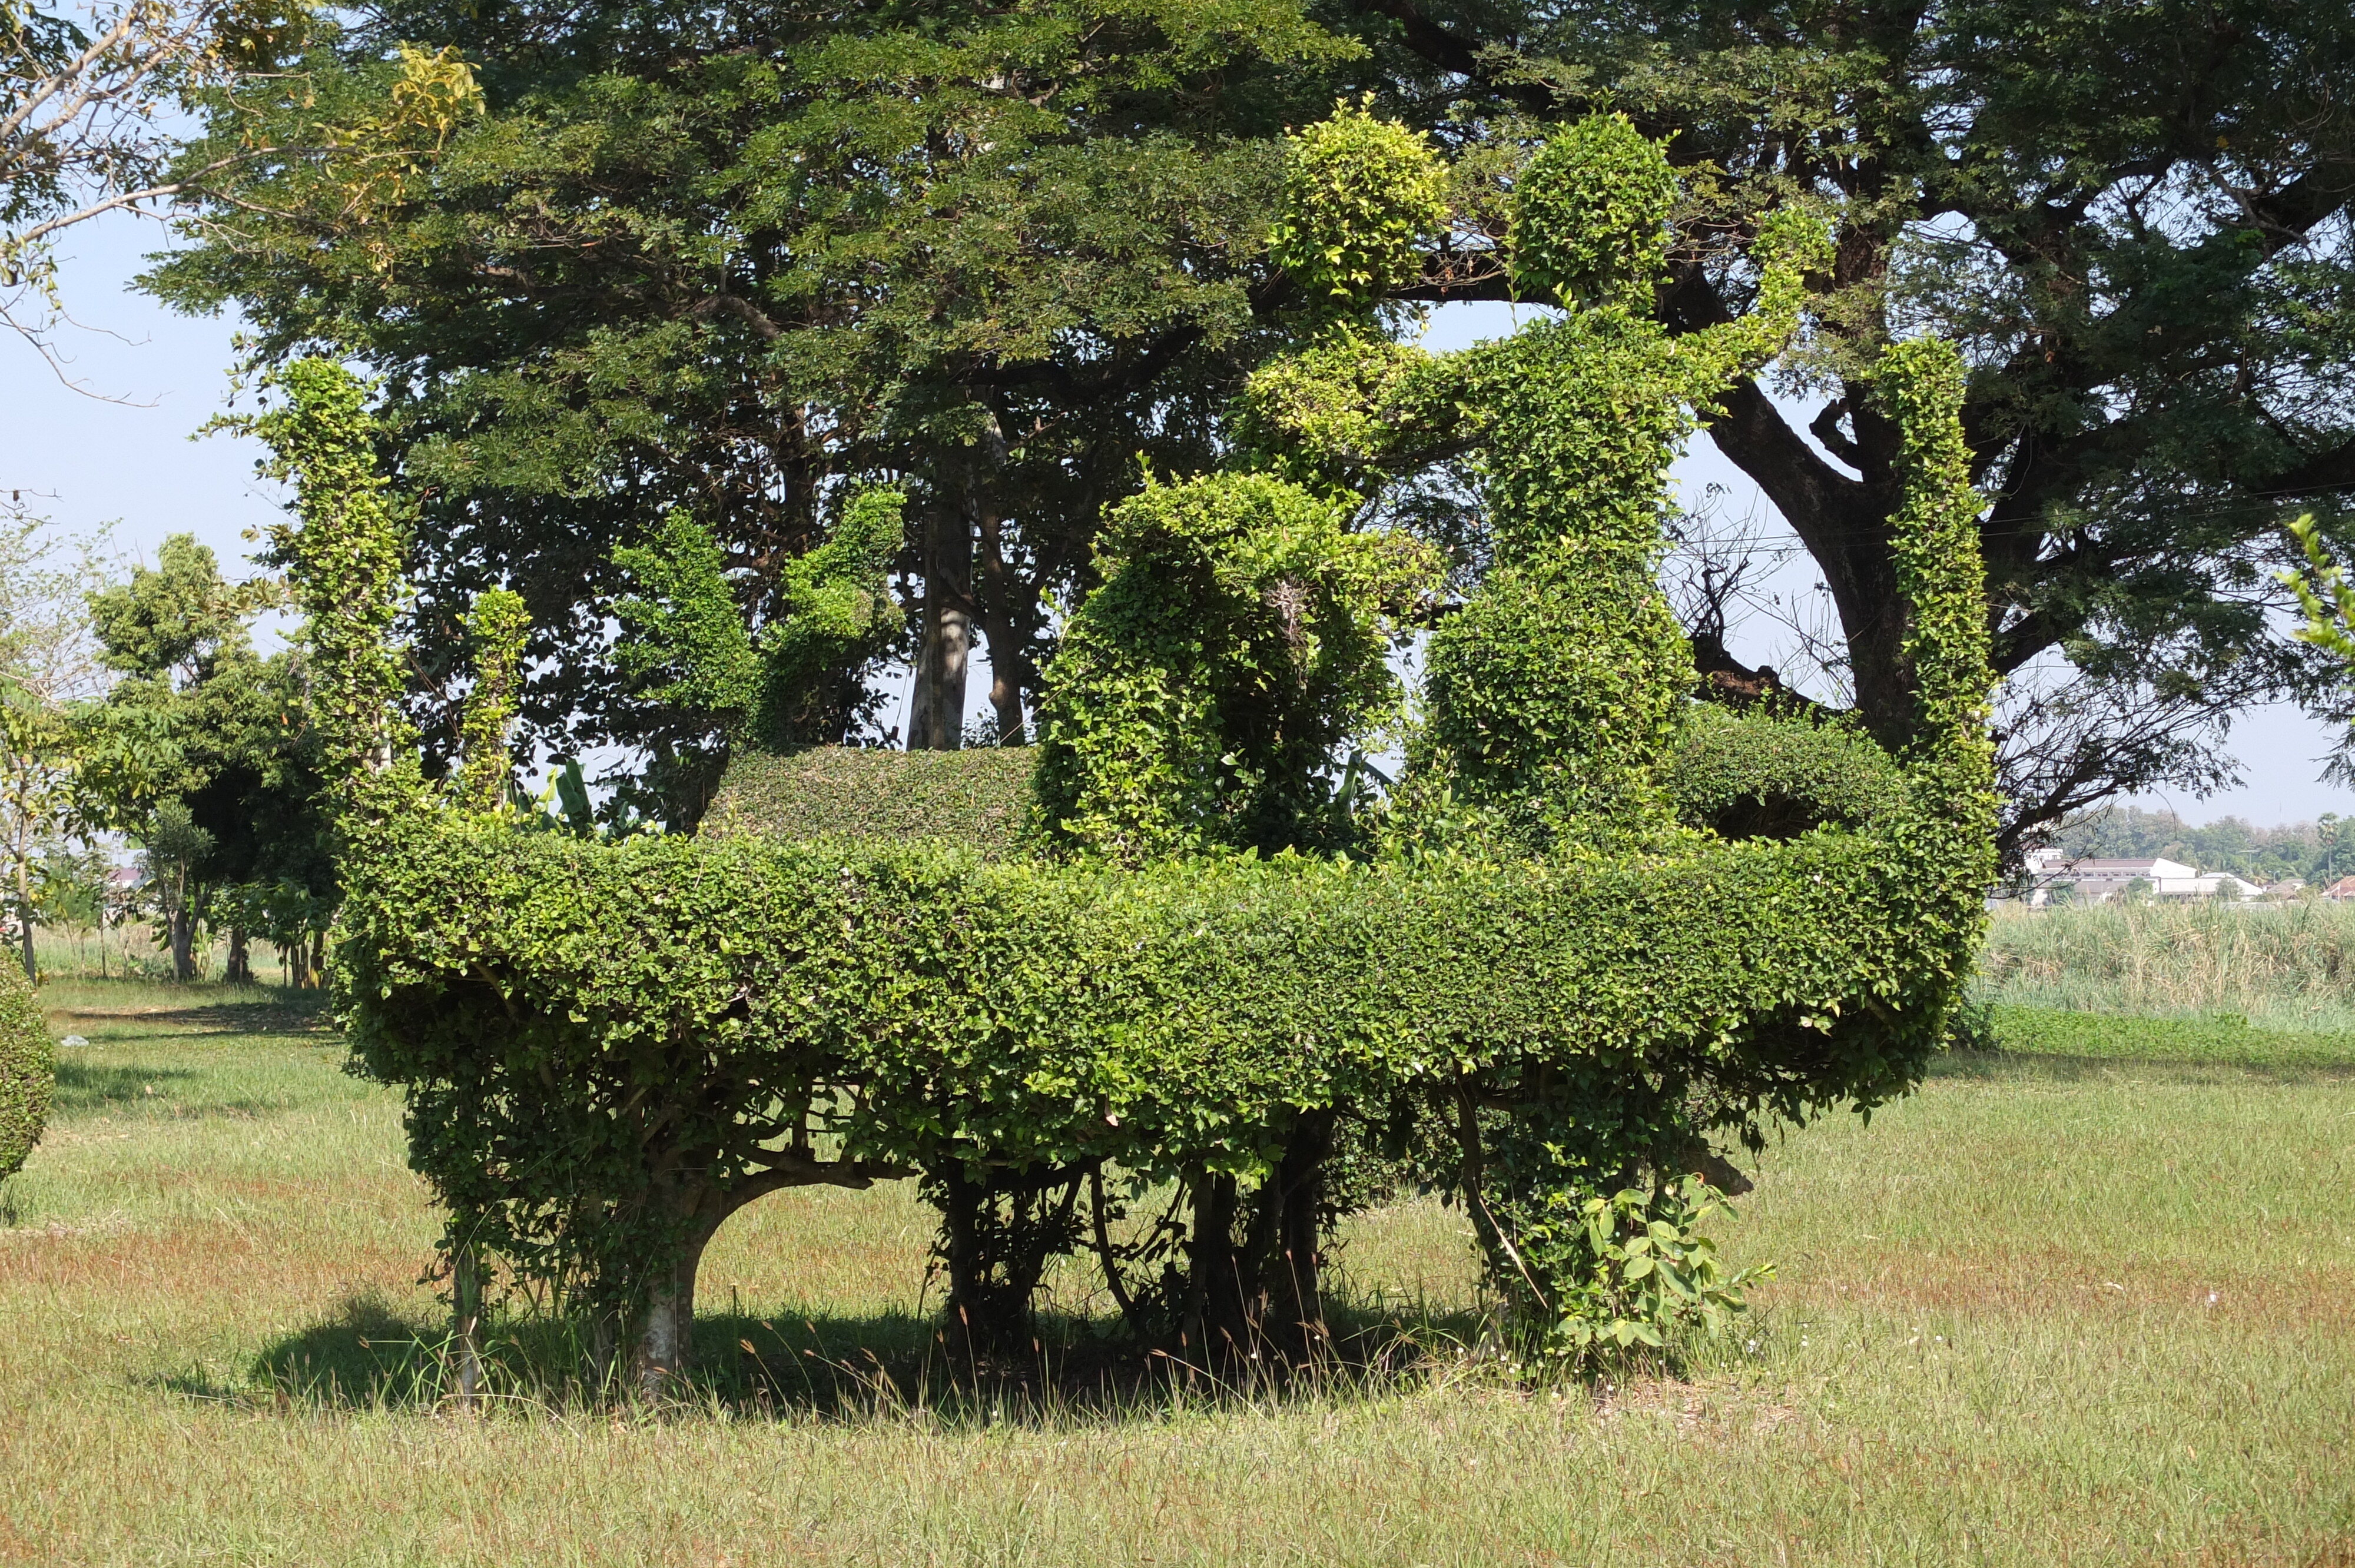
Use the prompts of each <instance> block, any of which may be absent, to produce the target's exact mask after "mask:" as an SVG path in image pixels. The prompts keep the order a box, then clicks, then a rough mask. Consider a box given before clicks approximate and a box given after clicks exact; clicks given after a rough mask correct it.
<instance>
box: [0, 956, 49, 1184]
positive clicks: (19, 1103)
mask: <svg viewBox="0 0 2355 1568" xmlns="http://www.w3.org/2000/svg"><path fill="white" fill-rule="evenodd" d="M57 1075H58V1061H57V1046H56V1045H55V1044H53V1043H52V1042H51V1041H50V1039H49V1030H48V1021H47V1020H45V1019H44V1018H43V1017H42V1016H41V1009H40V1004H39V1003H37V1001H34V1000H33V988H32V986H31V985H29V984H28V983H27V981H26V980H25V976H24V972H23V971H22V970H21V969H17V968H16V966H15V965H14V964H0V1177H6V1176H14V1175H15V1174H16V1172H17V1171H21V1170H23V1169H24V1168H25V1157H26V1156H27V1155H28V1154H30V1153H32V1151H33V1145H34V1144H36V1143H37V1142H39V1141H40V1138H41V1128H42V1127H43V1125H44V1124H45V1123H47V1122H48V1119H49V1096H50V1093H51V1091H52V1090H53V1089H54V1088H55V1086H56V1084H57Z"/></svg>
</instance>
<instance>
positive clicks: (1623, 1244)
mask: <svg viewBox="0 0 2355 1568" xmlns="http://www.w3.org/2000/svg"><path fill="white" fill-rule="evenodd" d="M1547 1201H1548V1204H1549V1207H1550V1210H1551V1213H1549V1214H1548V1215H1547V1216H1546V1217H1544V1218H1541V1219H1537V1220H1534V1221H1532V1223H1530V1224H1528V1225H1526V1226H1524V1227H1523V1229H1522V1231H1521V1234H1520V1239H1519V1246H1520V1249H1521V1251H1522V1255H1523V1257H1524V1259H1525V1260H1526V1261H1527V1263H1528V1264H1529V1268H1530V1272H1531V1274H1532V1276H1533V1277H1535V1278H1537V1279H1539V1280H1541V1281H1548V1282H1554V1281H1559V1282H1563V1283H1561V1284H1560V1285H1558V1286H1557V1287H1556V1288H1557V1289H1558V1291H1559V1294H1557V1295H1556V1296H1555V1297H1554V1298H1552V1300H1551V1301H1550V1308H1551V1310H1550V1312H1549V1313H1548V1314H1547V1315H1546V1317H1545V1318H1544V1319H1540V1325H1539V1327H1540V1333H1541V1338H1540V1340H1539V1342H1537V1343H1535V1344H1533V1345H1531V1346H1529V1350H1530V1351H1532V1352H1534V1354H1535V1355H1536V1356H1537V1357H1539V1358H1540V1359H1541V1360H1542V1361H1547V1362H1551V1363H1554V1364H1558V1365H1561V1366H1564V1367H1566V1368H1568V1369H1571V1370H1573V1371H1576V1370H1583V1369H1584V1368H1585V1367H1586V1366H1587V1365H1588V1364H1590V1363H1592V1362H1593V1361H1598V1360H1604V1359H1608V1358H1610V1357H1612V1356H1613V1354H1614V1352H1618V1351H1632V1350H1635V1349H1636V1347H1638V1346H1642V1347H1645V1348H1647V1349H1650V1350H1654V1351H1659V1350H1664V1349H1666V1348H1667V1346H1668V1341H1669V1339H1670V1337H1671V1336H1673V1335H1675V1334H1677V1333H1678V1332H1679V1331H1680V1330H1691V1329H1699V1330H1703V1331H1705V1332H1708V1333H1712V1334H1713V1333H1718V1332H1721V1331H1722V1330H1723V1329H1724V1328H1725V1325H1726V1322H1727V1320H1728V1319H1731V1318H1732V1317H1733V1316H1735V1315H1736V1314H1738V1313H1741V1312H1742V1311H1745V1310H1747V1305H1748V1304H1747V1302H1746V1301H1745V1299H1744V1298H1743V1294H1742V1293H1743V1290H1744V1288H1745V1287H1748V1286H1750V1285H1752V1284H1753V1283H1756V1282H1757V1281H1759V1280H1763V1279H1766V1278H1770V1277H1773V1274H1774V1267H1773V1266H1772V1265H1761V1266H1754V1267H1751V1268H1745V1269H1742V1270H1740V1271H1738V1272H1728V1271H1727V1269H1726V1267H1725V1266H1724V1265H1723V1264H1722V1263H1721V1262H1719V1261H1718V1256H1717V1244H1716V1243H1714V1242H1712V1241H1710V1239H1709V1237H1708V1236H1707V1235H1706V1234H1703V1232H1702V1227H1703V1226H1704V1225H1706V1224H1708V1223H1709V1221H1710V1219H1711V1218H1712V1217H1713V1216H1715V1215H1717V1214H1720V1213H1727V1214H1730V1213H1732V1209H1731V1208H1730V1207H1729V1206H1728V1205H1727V1204H1725V1203H1724V1202H1722V1201H1721V1200H1720V1199H1719V1197H1718V1196H1717V1194H1716V1193H1715V1192H1713V1191H1712V1190H1711V1189H1710V1186H1709V1184H1708V1183H1707V1182H1705V1181H1702V1180H1701V1179H1700V1178H1699V1177H1697V1176H1688V1177H1686V1178H1684V1179H1683V1180H1681V1181H1670V1182H1668V1183H1666V1184H1664V1185H1662V1186H1659V1187H1657V1188H1652V1189H1640V1188H1634V1187H1628V1188H1623V1189H1622V1190H1620V1191H1619V1192H1614V1193H1613V1194H1612V1195H1611V1196H1609V1197H1607V1198H1605V1197H1591V1198H1586V1199H1584V1200H1583V1201H1581V1200H1579V1199H1578V1198H1577V1197H1576V1196H1575V1195H1574V1194H1572V1193H1571V1192H1552V1193H1549V1194H1548V1195H1547Z"/></svg>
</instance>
